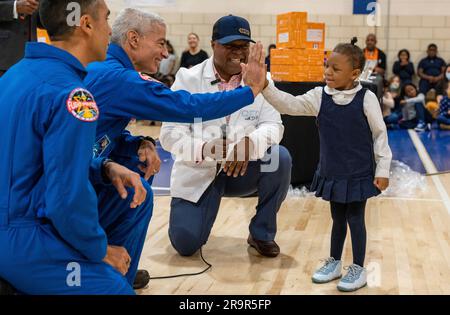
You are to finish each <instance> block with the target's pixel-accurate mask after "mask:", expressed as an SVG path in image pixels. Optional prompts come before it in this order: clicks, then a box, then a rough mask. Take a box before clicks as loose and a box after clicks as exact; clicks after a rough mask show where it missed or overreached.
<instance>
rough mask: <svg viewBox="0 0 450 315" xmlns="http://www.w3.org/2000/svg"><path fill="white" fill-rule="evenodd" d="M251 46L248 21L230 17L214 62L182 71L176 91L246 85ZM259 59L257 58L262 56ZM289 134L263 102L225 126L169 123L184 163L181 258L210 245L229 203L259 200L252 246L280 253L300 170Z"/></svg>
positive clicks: (173, 228)
mask: <svg viewBox="0 0 450 315" xmlns="http://www.w3.org/2000/svg"><path fill="white" fill-rule="evenodd" d="M250 42H254V41H253V40H252V39H251V33H250V26H249V23H248V22H247V21H246V20H245V19H243V18H241V17H237V16H232V15H230V16H225V17H222V18H221V19H219V20H218V21H217V22H216V23H215V25H214V28H213V36H212V42H211V45H212V48H213V57H211V58H209V59H208V60H206V61H204V62H203V63H201V64H199V65H197V66H195V67H193V68H191V69H180V71H179V72H178V74H177V78H176V81H175V84H174V85H173V87H172V89H174V90H187V91H189V92H191V93H205V92H217V91H225V90H233V89H235V88H237V87H239V86H241V85H243V75H242V73H241V63H247V61H248V59H249V51H250V49H249V47H250ZM258 45H260V44H258ZM255 51H256V50H255ZM251 57H252V58H257V57H256V54H253V55H252V56H251ZM261 59H262V62H261V63H262V64H263V63H264V61H263V59H264V58H261ZM261 67H262V69H264V67H263V66H261ZM264 74H265V71H264V70H262V71H261V75H264ZM244 81H245V75H244ZM283 131H284V128H283V125H282V122H281V118H280V115H279V113H278V112H277V111H276V110H275V109H273V108H272V106H271V105H270V104H269V103H268V102H267V101H266V100H265V99H264V97H262V96H261V95H259V96H258V97H256V98H255V102H254V103H253V104H251V105H249V106H247V107H245V108H243V109H241V110H239V111H237V112H235V113H233V114H232V115H231V116H227V117H224V118H221V119H216V120H212V121H208V122H206V123H203V124H201V123H196V124H181V123H164V124H163V127H162V130H161V137H160V138H161V144H162V146H163V148H164V149H165V150H167V151H170V152H171V153H172V154H173V155H175V157H176V159H175V164H174V167H173V171H172V176H171V195H172V202H171V213H170V226H169V237H170V240H171V243H172V245H173V247H174V248H175V249H176V250H177V251H178V252H179V253H180V254H181V255H183V256H190V255H192V254H194V253H195V252H196V251H197V250H198V249H199V248H200V247H201V246H203V245H204V244H205V243H206V241H207V240H208V237H209V234H210V232H211V228H212V226H213V224H214V221H215V218H216V215H217V212H218V210H219V205H220V200H221V198H222V197H224V196H227V197H245V196H249V195H252V194H255V193H257V194H258V205H257V206H256V215H255V216H254V217H253V218H252V220H251V222H250V228H249V229H250V234H249V237H248V243H249V245H250V246H252V247H254V248H255V249H256V250H257V251H258V252H259V253H260V254H261V255H263V256H267V257H275V256H277V255H278V254H279V252H280V248H279V247H278V245H277V244H276V243H275V241H274V239H275V234H276V230H277V229H276V227H277V225H276V216H277V212H278V209H279V208H280V206H281V203H282V202H283V200H284V199H285V198H286V194H287V191H288V188H289V184H290V175H291V165H292V161H291V156H290V154H289V152H288V151H287V149H286V148H284V147H282V146H279V145H278V143H279V142H280V140H281V138H282V135H283ZM225 139H226V140H225Z"/></svg>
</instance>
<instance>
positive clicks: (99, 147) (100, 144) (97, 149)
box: [94, 135, 111, 158]
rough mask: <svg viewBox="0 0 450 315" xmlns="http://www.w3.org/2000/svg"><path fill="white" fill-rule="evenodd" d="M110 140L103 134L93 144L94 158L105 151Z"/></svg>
mask: <svg viewBox="0 0 450 315" xmlns="http://www.w3.org/2000/svg"><path fill="white" fill-rule="evenodd" d="M110 143H111V140H109V137H108V135H104V136H103V137H101V138H100V139H99V140H98V141H97V142H96V143H95V144H94V158H96V157H99V156H100V155H102V153H103V152H104V151H105V149H106V148H107V147H108V146H109V145H110Z"/></svg>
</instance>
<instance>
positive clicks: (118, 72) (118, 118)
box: [84, 44, 254, 283]
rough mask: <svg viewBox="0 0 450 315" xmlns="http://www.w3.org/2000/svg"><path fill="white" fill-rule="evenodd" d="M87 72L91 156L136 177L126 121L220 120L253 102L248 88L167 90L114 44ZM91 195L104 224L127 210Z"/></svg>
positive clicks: (108, 196)
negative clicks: (95, 110)
mask: <svg viewBox="0 0 450 315" xmlns="http://www.w3.org/2000/svg"><path fill="white" fill-rule="evenodd" d="M87 70H88V75H87V76H86V78H85V80H84V82H85V84H86V87H87V88H88V89H89V91H91V92H92V93H93V94H94V95H95V99H96V101H97V104H98V106H99V108H100V112H101V114H100V117H99V120H98V126H97V135H96V143H95V147H94V156H95V157H108V158H111V159H113V160H114V161H116V162H118V163H120V164H122V165H124V166H126V167H128V168H129V169H131V170H133V171H135V172H137V173H139V174H140V175H143V173H142V172H140V170H139V169H138V167H137V166H138V165H139V163H140V162H139V159H138V157H137V151H138V148H139V146H140V143H141V140H142V137H135V136H132V135H130V133H129V132H128V131H126V130H125V128H126V127H127V125H128V123H129V122H130V120H131V119H132V118H137V119H144V120H157V121H167V122H185V123H190V122H193V121H194V119H195V118H202V119H203V120H212V119H217V118H220V117H224V116H227V115H229V114H231V113H233V112H235V111H236V110H239V109H240V108H242V107H245V106H247V105H249V104H252V103H253V102H254V96H253V92H252V91H251V89H250V88H249V87H244V88H238V89H236V90H234V91H230V92H224V93H209V94H190V93H188V92H186V91H176V92H174V91H171V90H170V89H169V88H167V87H165V86H164V85H163V84H161V83H159V82H156V81H154V80H153V79H151V78H150V77H149V76H148V75H146V74H144V73H139V72H137V71H136V70H135V68H134V66H133V64H132V62H131V60H130V58H129V57H128V55H127V54H126V52H125V51H124V50H123V49H122V47H120V46H118V45H115V44H111V45H110V47H109V49H108V54H107V58H106V61H103V62H94V63H91V64H90V65H89V66H88V67H87ZM152 179H153V177H152V178H151V179H150V180H149V183H151V181H152ZM145 187H146V189H147V194H148V195H151V196H153V193H152V191H151V188H150V185H146V186H145ZM95 190H96V192H97V195H98V208H99V214H100V218H103V217H104V218H105V221H108V217H109V216H111V213H119V212H121V211H123V209H124V208H127V207H129V204H127V203H126V202H124V201H123V200H121V199H120V196H119V195H118V194H117V193H116V191H115V190H114V188H112V187H111V186H105V185H103V184H101V183H100V184H97V185H95ZM152 210H153V204H151V205H149V208H148V210H147V216H151V214H152ZM143 225H144V224H140V225H139V226H138V227H137V228H138V229H139V230H141V231H146V230H147V226H143ZM144 234H145V233H144ZM144 234H142V235H141V237H140V238H139V239H138V242H139V243H140V244H143V242H144V240H145V235H144ZM139 255H140V253H139ZM138 260H139V259H133V260H132V266H131V267H130V271H129V272H128V274H127V278H128V280H129V282H130V283H132V282H133V280H134V275H135V272H136V269H137V263H138ZM133 262H134V263H135V264H136V265H133Z"/></svg>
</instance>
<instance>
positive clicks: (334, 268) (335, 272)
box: [311, 257, 342, 283]
mask: <svg viewBox="0 0 450 315" xmlns="http://www.w3.org/2000/svg"><path fill="white" fill-rule="evenodd" d="M341 270H342V262H341V261H340V260H335V259H334V258H333V257H329V258H327V259H325V260H324V265H323V266H322V267H320V268H319V269H317V270H316V272H314V275H313V276H312V278H311V279H312V282H314V283H327V282H330V281H333V280H335V279H338V278H340V277H341V275H342V274H341Z"/></svg>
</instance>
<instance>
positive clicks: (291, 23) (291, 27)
mask: <svg viewBox="0 0 450 315" xmlns="http://www.w3.org/2000/svg"><path fill="white" fill-rule="evenodd" d="M307 23H308V13H307V12H289V13H285V14H279V15H278V16H277V47H279V48H306V47H303V44H304V43H302V42H300V41H301V37H300V36H298V32H299V30H300V29H305V28H306V25H307Z"/></svg>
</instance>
